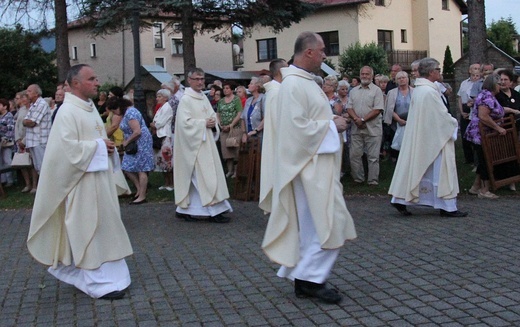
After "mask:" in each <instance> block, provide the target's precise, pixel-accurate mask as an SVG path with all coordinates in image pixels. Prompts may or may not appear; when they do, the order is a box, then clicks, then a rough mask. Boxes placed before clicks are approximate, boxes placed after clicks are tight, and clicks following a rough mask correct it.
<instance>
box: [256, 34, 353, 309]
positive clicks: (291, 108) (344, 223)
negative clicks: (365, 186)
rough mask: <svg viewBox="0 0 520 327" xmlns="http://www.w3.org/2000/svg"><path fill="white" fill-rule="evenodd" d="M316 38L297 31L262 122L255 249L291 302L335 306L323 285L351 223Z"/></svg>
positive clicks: (336, 127) (338, 120) (340, 124)
mask: <svg viewBox="0 0 520 327" xmlns="http://www.w3.org/2000/svg"><path fill="white" fill-rule="evenodd" d="M324 49H325V45H324V43H323V40H322V38H321V36H320V35H318V34H316V33H313V32H303V33H301V34H300V35H299V36H298V38H297V39H296V43H295V46H294V63H293V64H292V65H291V66H289V67H287V68H282V70H281V71H282V76H283V81H282V84H281V87H280V90H279V92H278V105H277V106H276V107H275V111H274V112H271V113H272V114H273V117H272V119H270V120H269V123H274V124H275V126H273V127H272V128H274V129H275V130H276V134H275V136H274V137H275V139H274V140H273V144H274V148H273V152H272V153H271V154H268V153H265V152H264V153H262V155H271V156H272V158H273V160H274V161H273V171H272V175H273V178H272V183H273V189H272V193H271V194H268V195H267V198H269V199H267V201H265V203H269V202H271V203H272V204H271V208H270V210H269V208H266V209H267V210H266V209H264V210H266V211H270V212H271V215H270V217H269V222H268V224H267V229H266V232H265V235H264V240H263V243H262V249H263V250H264V252H265V253H266V254H267V256H268V257H269V259H271V260H272V261H274V262H276V263H279V264H281V265H282V267H281V268H280V269H279V271H278V276H279V277H283V278H288V279H290V280H293V281H294V292H295V294H296V296H297V297H314V298H317V299H320V300H322V301H324V302H327V303H339V302H340V301H341V299H342V296H341V295H340V293H339V292H338V291H337V290H335V289H333V288H328V287H327V286H326V281H327V278H328V277H329V275H330V272H331V270H332V267H333V266H334V263H335V261H336V259H337V257H338V254H339V250H340V249H341V248H342V247H343V244H344V242H345V241H346V240H350V239H354V238H355V237H356V231H355V228H354V222H353V220H352V217H351V216H350V213H349V212H348V210H347V207H346V204H345V199H344V197H343V186H342V185H341V183H340V181H339V174H338V171H339V166H338V164H339V163H340V160H338V156H341V152H340V138H339V136H338V132H342V131H344V130H345V129H346V127H347V123H346V120H345V119H344V118H343V117H338V116H334V117H333V115H332V112H331V110H330V105H329V102H328V99H327V96H326V95H325V93H323V91H322V90H321V88H320V87H319V86H318V84H316V82H315V81H314V76H315V75H314V73H316V72H318V71H319V69H320V67H321V63H322V61H323V60H324V59H325V58H326V56H325V52H324Z"/></svg>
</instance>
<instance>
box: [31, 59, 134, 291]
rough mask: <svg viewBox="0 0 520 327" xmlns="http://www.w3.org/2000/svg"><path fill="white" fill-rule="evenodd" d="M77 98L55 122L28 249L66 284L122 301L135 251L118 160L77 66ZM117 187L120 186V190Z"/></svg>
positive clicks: (93, 84)
mask: <svg viewBox="0 0 520 327" xmlns="http://www.w3.org/2000/svg"><path fill="white" fill-rule="evenodd" d="M67 81H68V84H69V85H70V88H71V92H70V93H66V95H65V101H64V102H63V105H62V106H61V107H60V111H59V113H58V114H57V115H56V119H55V121H54V125H53V127H52V129H51V133H50V135H49V141H48V143H47V148H46V150H45V155H44V159H43V165H42V170H41V173H40V181H39V186H38V191H37V193H36V199H35V202H34V207H33V212H32V217H31V226H30V230H29V236H28V239H27V247H28V249H29V252H30V253H31V255H32V256H33V257H34V258H35V259H36V260H37V261H39V262H41V263H42V264H45V265H48V266H50V268H49V269H48V271H49V272H50V273H51V274H52V275H54V276H55V277H56V278H58V279H59V280H61V281H64V282H66V283H68V284H71V285H74V286H76V287H77V288H78V289H80V290H81V291H83V292H85V293H86V294H88V295H89V296H91V297H93V298H104V299H110V300H114V299H120V298H122V297H123V296H124V294H125V289H126V288H127V287H128V286H129V285H130V273H129V271H128V266H127V265H126V262H125V259H124V258H125V257H126V256H129V255H131V254H132V246H131V245H130V240H129V238H128V234H127V233H126V229H125V227H124V225H123V222H122V221H121V214H120V209H119V201H118V197H117V196H118V192H119V193H122V192H125V191H127V190H125V189H122V188H120V186H122V187H123V188H124V187H125V186H126V187H128V185H127V184H126V185H121V184H119V183H118V181H117V179H116V175H117V173H119V174H121V172H120V171H119V172H116V170H117V169H118V165H119V161H118V159H119V157H118V156H117V155H116V154H114V148H115V147H114V143H113V142H112V141H110V140H108V138H107V135H106V132H105V129H104V127H103V121H102V120H101V118H100V116H99V114H98V112H97V110H96V107H95V105H94V103H93V102H92V100H91V98H93V97H95V96H97V91H98V87H99V82H98V80H97V77H96V75H95V73H94V70H93V69H92V68H91V67H90V66H88V65H83V64H80V65H76V66H73V67H72V68H71V69H70V71H69V73H68V77H67ZM118 184H119V186H118Z"/></svg>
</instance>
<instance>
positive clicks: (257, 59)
mask: <svg viewBox="0 0 520 327" xmlns="http://www.w3.org/2000/svg"><path fill="white" fill-rule="evenodd" d="M307 1H308V2H313V3H319V4H321V7H320V8H319V9H318V10H317V11H316V12H315V13H313V14H311V15H309V16H308V17H306V18H305V19H303V20H302V21H301V22H300V23H298V24H294V25H292V26H291V27H290V28H287V29H285V30H284V31H282V32H281V33H278V34H274V33H272V32H271V31H269V29H268V28H261V27H259V28H256V29H255V30H254V31H253V33H252V36H251V38H248V39H245V40H244V49H243V51H244V69H245V70H259V69H262V68H265V66H266V65H267V64H268V62H269V61H270V60H272V59H274V58H277V57H280V58H285V59H289V58H290V57H291V55H292V53H293V46H294V40H295V39H296V37H297V36H298V34H299V33H300V32H302V31H315V32H317V33H319V34H320V35H321V36H322V38H323V40H324V42H325V46H326V52H327V56H328V57H329V59H330V60H331V61H332V62H333V63H334V64H336V63H337V62H338V56H339V55H340V54H341V52H343V50H345V49H346V48H347V47H348V46H349V45H351V44H354V43H356V42H359V43H361V44H366V43H370V42H375V43H377V44H378V45H379V46H381V47H383V48H384V49H385V50H386V51H387V54H388V59H389V63H390V64H393V63H399V64H401V65H402V66H403V67H404V68H405V69H409V64H410V63H411V62H412V61H414V60H415V59H418V58H423V57H425V56H430V57H433V58H436V59H437V60H439V61H440V62H442V60H443V58H444V51H445V49H446V46H448V45H449V46H450V49H451V52H452V56H453V57H454V58H453V59H454V60H457V59H458V58H460V56H461V51H462V50H461V40H462V33H461V32H460V31H461V29H460V22H461V20H462V17H461V16H462V15H463V14H465V13H466V12H467V7H466V4H465V3H464V2H463V1H462V0H420V1H419V0H398V1H397V0H307Z"/></svg>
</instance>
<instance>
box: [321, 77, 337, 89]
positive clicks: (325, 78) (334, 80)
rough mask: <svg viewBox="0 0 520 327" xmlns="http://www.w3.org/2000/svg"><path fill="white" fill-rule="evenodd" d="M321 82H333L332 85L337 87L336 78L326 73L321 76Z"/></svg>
mask: <svg viewBox="0 0 520 327" xmlns="http://www.w3.org/2000/svg"><path fill="white" fill-rule="evenodd" d="M323 82H332V83H334V87H337V85H338V78H337V77H336V76H334V75H327V76H325V77H324V78H323Z"/></svg>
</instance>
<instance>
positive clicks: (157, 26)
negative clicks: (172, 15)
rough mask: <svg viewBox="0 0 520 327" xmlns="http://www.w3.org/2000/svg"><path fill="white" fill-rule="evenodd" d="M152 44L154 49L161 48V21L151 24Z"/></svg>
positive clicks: (162, 45)
mask: <svg viewBox="0 0 520 327" xmlns="http://www.w3.org/2000/svg"><path fill="white" fill-rule="evenodd" d="M153 44H154V48H156V49H163V48H164V42H163V23H154V24H153Z"/></svg>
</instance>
